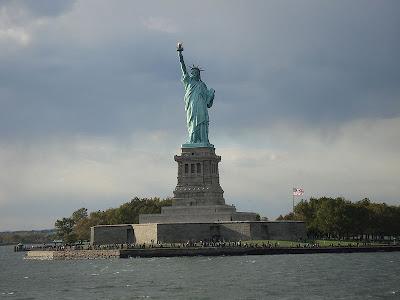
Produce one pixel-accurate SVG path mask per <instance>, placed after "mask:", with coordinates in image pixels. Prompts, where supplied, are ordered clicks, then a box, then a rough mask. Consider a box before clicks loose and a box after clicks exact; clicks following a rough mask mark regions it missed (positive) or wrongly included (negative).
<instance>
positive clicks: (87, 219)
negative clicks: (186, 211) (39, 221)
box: [55, 197, 172, 243]
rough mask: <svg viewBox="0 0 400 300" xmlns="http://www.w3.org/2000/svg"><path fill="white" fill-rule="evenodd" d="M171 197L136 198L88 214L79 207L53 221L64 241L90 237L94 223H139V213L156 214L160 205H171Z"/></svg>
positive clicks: (68, 241) (58, 234) (159, 209)
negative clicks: (68, 215) (114, 206)
mask: <svg viewBox="0 0 400 300" xmlns="http://www.w3.org/2000/svg"><path fill="white" fill-rule="evenodd" d="M171 205H172V199H170V198H167V199H160V198H142V199H140V198H138V197H135V198H134V199H132V200H131V201H130V202H127V203H124V204H122V205H121V206H119V207H117V208H109V209H107V210H105V211H100V210H99V211H94V212H91V213H90V214H88V210H87V209H86V208H80V209H78V210H76V211H74V212H73V213H72V215H71V216H70V217H66V218H62V219H58V220H57V221H56V222H55V227H56V231H57V236H58V238H60V239H62V240H63V241H64V242H65V243H74V242H76V241H82V240H89V239H90V227H92V226H96V225H114V224H135V223H139V215H140V214H156V213H160V212H161V207H162V206H171Z"/></svg>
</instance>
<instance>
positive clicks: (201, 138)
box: [177, 43, 215, 147]
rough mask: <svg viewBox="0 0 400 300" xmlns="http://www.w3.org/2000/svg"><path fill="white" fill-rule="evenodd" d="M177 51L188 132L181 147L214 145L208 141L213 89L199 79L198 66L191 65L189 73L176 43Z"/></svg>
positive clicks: (180, 48)
mask: <svg viewBox="0 0 400 300" xmlns="http://www.w3.org/2000/svg"><path fill="white" fill-rule="evenodd" d="M177 51H178V53H179V61H180V63H181V69H182V82H183V86H184V88H185V97H184V100H185V111H186V123H187V127H188V132H189V141H188V143H186V144H183V145H182V147H214V146H213V145H212V144H210V142H209V141H208V124H209V118H208V111H207V109H208V108H210V107H211V106H212V105H213V101H214V94H215V91H214V90H213V89H207V86H206V84H205V83H204V82H203V81H201V78H200V72H201V71H202V70H201V69H200V68H199V67H196V66H193V67H191V71H190V74H188V72H187V70H186V65H185V62H184V60H183V55H182V51H183V47H182V44H181V43H178V47H177Z"/></svg>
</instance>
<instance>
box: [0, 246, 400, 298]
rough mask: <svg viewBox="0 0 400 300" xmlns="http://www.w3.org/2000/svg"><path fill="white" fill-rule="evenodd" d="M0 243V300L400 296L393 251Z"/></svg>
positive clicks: (399, 265)
mask: <svg viewBox="0 0 400 300" xmlns="http://www.w3.org/2000/svg"><path fill="white" fill-rule="evenodd" d="M23 257H24V253H21V252H19V253H15V252H13V247H12V246H2V247H0V299H3V298H4V299H400V252H391V253H352V254H312V255H265V256H233V257H224V256H220V257H174V258H132V259H95V260H61V261H31V260H24V259H23Z"/></svg>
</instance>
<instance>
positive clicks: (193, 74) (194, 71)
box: [191, 69, 200, 80]
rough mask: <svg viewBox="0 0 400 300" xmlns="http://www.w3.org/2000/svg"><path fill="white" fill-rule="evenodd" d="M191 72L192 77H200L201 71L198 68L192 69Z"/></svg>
mask: <svg viewBox="0 0 400 300" xmlns="http://www.w3.org/2000/svg"><path fill="white" fill-rule="evenodd" d="M191 74H192V77H193V78H194V79H196V80H197V79H199V78H200V71H199V70H198V69H192V71H191Z"/></svg>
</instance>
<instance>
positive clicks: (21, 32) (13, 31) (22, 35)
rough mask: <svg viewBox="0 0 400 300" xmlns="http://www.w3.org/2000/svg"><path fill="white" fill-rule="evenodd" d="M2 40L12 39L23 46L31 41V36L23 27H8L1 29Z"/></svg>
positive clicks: (0, 36) (0, 38)
mask: <svg viewBox="0 0 400 300" xmlns="http://www.w3.org/2000/svg"><path fill="white" fill-rule="evenodd" d="M0 40H11V41H14V42H16V43H18V44H20V45H21V46H27V45H28V44H29V42H30V41H31V36H30V34H29V33H28V32H27V31H26V30H25V29H23V28H16V27H15V28H6V29H0Z"/></svg>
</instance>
